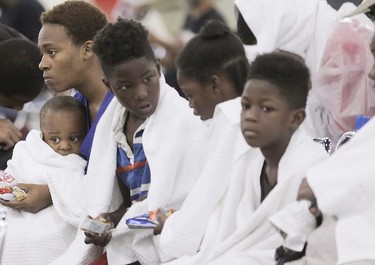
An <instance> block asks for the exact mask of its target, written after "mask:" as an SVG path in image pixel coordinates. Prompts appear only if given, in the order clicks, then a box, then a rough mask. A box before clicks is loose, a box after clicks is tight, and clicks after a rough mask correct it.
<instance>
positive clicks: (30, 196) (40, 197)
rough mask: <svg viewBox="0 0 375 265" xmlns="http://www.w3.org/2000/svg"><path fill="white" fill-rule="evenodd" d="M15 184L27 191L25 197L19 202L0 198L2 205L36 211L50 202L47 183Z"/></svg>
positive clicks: (31, 211)
mask: <svg viewBox="0 0 375 265" xmlns="http://www.w3.org/2000/svg"><path fill="white" fill-rule="evenodd" d="M17 186H18V187H19V188H21V189H23V190H25V191H26V192H27V197H26V198H25V199H24V200H22V201H19V202H18V201H10V202H6V201H3V200H0V203H1V204H2V205H4V206H6V207H10V208H13V209H17V210H21V211H25V212H30V213H37V212H39V211H40V210H42V209H44V208H46V207H48V206H49V205H51V204H52V198H51V193H50V192H49V188H48V185H43V184H23V183H20V184H18V185H17Z"/></svg>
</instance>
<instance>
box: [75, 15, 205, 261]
mask: <svg viewBox="0 0 375 265" xmlns="http://www.w3.org/2000/svg"><path fill="white" fill-rule="evenodd" d="M147 37H148V36H147V31H146V29H145V28H144V27H143V26H142V25H141V24H140V23H138V22H136V21H133V20H125V19H119V20H118V21H117V22H115V23H113V24H107V25H106V26H105V27H104V28H103V29H102V30H101V31H99V33H98V34H97V35H96V37H95V39H94V47H93V49H94V52H95V53H96V54H97V55H98V57H99V59H100V62H101V65H102V68H103V71H104V74H105V78H104V83H105V84H106V85H107V86H108V88H109V89H110V90H111V91H112V92H113V93H114V95H115V97H116V99H114V100H113V101H112V102H111V104H110V105H109V106H108V108H107V110H106V111H105V113H104V114H103V116H102V118H101V120H100V122H99V123H98V126H97V129H96V133H95V137H94V142H93V147H92V152H91V157H90V163H89V165H88V169H87V179H86V180H87V185H86V186H85V190H86V193H87V202H88V203H89V205H88V213H89V214H90V215H91V216H94V217H96V216H98V218H99V217H100V216H102V217H103V216H104V217H105V218H106V220H108V221H112V222H113V223H114V225H115V226H116V228H115V229H113V230H112V231H110V232H109V233H103V234H93V233H89V232H86V233H85V235H86V238H85V242H86V243H88V244H90V246H92V247H94V245H101V246H104V245H106V252H107V256H108V262H109V264H128V263H132V262H137V261H139V262H140V263H142V264H144V263H145V262H150V264H158V263H159V262H160V257H159V253H158V249H157V246H156V245H155V243H154V240H157V239H155V238H154V235H153V233H152V230H148V231H144V230H140V229H137V230H130V229H129V228H128V226H127V225H126V219H128V218H130V217H134V216H137V215H141V214H144V213H148V212H149V211H155V210H157V209H158V208H170V207H172V208H179V207H180V206H181V204H182V201H183V200H184V198H185V197H186V195H187V193H188V192H189V190H190V189H191V187H192V186H193V184H194V183H195V181H196V179H197V177H198V176H199V173H200V171H201V169H202V167H203V163H204V161H205V159H204V154H205V151H204V150H205V141H206V139H205V137H204V134H203V131H204V129H205V128H204V126H203V125H202V123H201V121H200V120H199V119H198V118H197V117H195V116H194V115H193V113H192V111H191V109H190V108H189V105H188V102H187V101H186V100H185V99H184V98H182V97H180V96H179V95H178V93H177V92H176V91H175V89H173V88H171V87H170V86H168V85H167V84H166V83H165V80H164V77H163V76H162V75H161V67H160V63H159V60H158V59H157V58H155V55H154V53H153V50H152V48H151V45H150V43H149V42H148V39H147ZM104 177H105V179H103V178H104ZM117 183H118V184H117ZM118 185H119V186H120V189H121V191H122V193H119V189H118ZM98 189H100V193H98V192H97V191H98ZM111 237H112V238H111ZM82 241H83V240H82ZM72 258H74V257H72Z"/></svg>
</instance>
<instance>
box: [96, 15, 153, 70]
mask: <svg viewBox="0 0 375 265" xmlns="http://www.w3.org/2000/svg"><path fill="white" fill-rule="evenodd" d="M93 50H94V52H95V53H96V54H97V55H98V57H99V59H100V62H101V64H102V67H103V70H104V73H108V71H110V69H111V68H112V67H114V66H116V65H118V64H121V63H125V62H129V61H130V60H133V59H137V58H141V57H146V58H147V59H148V60H152V61H153V60H155V54H154V51H153V49H152V47H151V45H150V43H149V42H148V31H147V30H146V29H145V27H144V26H143V25H142V24H141V23H139V22H137V21H134V20H127V19H123V18H118V20H117V22H116V23H109V24H107V25H106V26H105V27H104V28H103V29H101V30H100V31H99V32H98V34H97V35H96V36H95V38H94V47H93Z"/></svg>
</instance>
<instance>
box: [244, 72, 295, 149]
mask: <svg viewBox="0 0 375 265" xmlns="http://www.w3.org/2000/svg"><path fill="white" fill-rule="evenodd" d="M241 105H242V111H241V131H242V134H243V136H244V138H245V140H246V142H247V143H248V144H249V145H250V146H252V147H259V148H261V149H263V148H268V147H270V148H274V147H275V146H279V145H285V144H286V145H287V144H288V142H289V139H290V136H291V135H292V133H293V131H294V130H295V126H296V124H294V114H295V111H294V110H292V109H291V108H290V107H289V104H288V103H287V101H286V99H285V98H284V97H282V96H281V95H280V94H279V91H278V89H277V87H276V86H274V85H273V84H271V83H269V82H267V81H264V80H259V79H251V80H249V81H248V82H247V83H246V85H245V90H244V92H243V94H242V98H241ZM297 126H298V125H297Z"/></svg>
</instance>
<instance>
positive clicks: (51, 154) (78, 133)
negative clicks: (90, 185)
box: [1, 96, 87, 264]
mask: <svg viewBox="0 0 375 265" xmlns="http://www.w3.org/2000/svg"><path fill="white" fill-rule="evenodd" d="M40 128H41V131H39V130H31V131H30V132H29V134H28V135H27V137H26V140H24V141H20V142H18V143H17V144H16V146H15V148H14V152H13V156H12V158H11V159H10V160H9V162H8V167H7V168H6V170H5V172H7V173H8V174H10V175H12V176H13V177H14V178H15V180H14V182H22V183H33V184H47V183H48V185H49V189H50V192H51V195H52V199H53V202H54V204H53V205H50V206H48V207H47V208H45V209H43V210H41V211H39V212H38V213H35V214H34V213H28V212H25V211H19V210H17V209H12V208H8V209H7V212H8V216H7V220H8V226H7V234H6V237H5V243H4V248H3V250H2V253H1V264H47V263H48V264H50V263H51V262H52V261H54V260H55V259H56V258H58V257H59V256H60V255H62V254H63V253H64V252H65V251H66V250H67V249H68V247H69V245H70V244H71V243H72V242H73V240H74V238H75V236H76V231H77V228H78V224H79V220H80V217H81V213H82V211H83V210H82V209H83V207H84V206H83V204H81V197H82V188H81V187H82V185H81V181H82V178H83V176H84V169H85V167H86V161H85V160H84V159H83V158H81V157H80V156H79V154H80V152H79V149H80V145H81V143H82V140H83V138H84V136H85V134H86V132H87V128H86V115H85V109H84V106H83V105H82V104H81V103H80V102H79V101H78V100H76V99H74V98H73V97H70V96H61V97H54V98H52V99H50V100H49V101H47V102H46V103H45V104H44V105H43V107H42V110H41V112H40ZM14 184H16V183H14ZM21 187H22V186H21ZM26 191H27V190H26ZM47 224H48V225H47Z"/></svg>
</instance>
